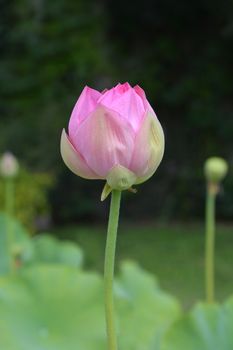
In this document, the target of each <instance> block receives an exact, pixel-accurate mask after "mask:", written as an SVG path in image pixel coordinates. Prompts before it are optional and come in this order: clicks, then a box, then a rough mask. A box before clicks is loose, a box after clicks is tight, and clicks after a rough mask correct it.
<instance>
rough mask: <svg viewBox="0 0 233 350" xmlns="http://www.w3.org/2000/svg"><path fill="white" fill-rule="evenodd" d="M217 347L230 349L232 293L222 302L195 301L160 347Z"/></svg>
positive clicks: (206, 349)
mask: <svg viewBox="0 0 233 350" xmlns="http://www.w3.org/2000/svg"><path fill="white" fill-rule="evenodd" d="M220 349H221V350H232V349H233V297H232V298H231V299H229V300H228V301H226V302H225V303H224V304H223V305H218V304H213V305H208V304H204V303H199V304H198V305H196V306H195V307H194V309H193V310H192V311H191V313H190V314H189V315H188V316H185V317H183V318H182V319H181V320H180V321H178V322H176V323H175V324H174V326H173V327H171V329H170V330H169V331H168V333H167V335H166V337H165V340H164V344H163V346H162V350H220Z"/></svg>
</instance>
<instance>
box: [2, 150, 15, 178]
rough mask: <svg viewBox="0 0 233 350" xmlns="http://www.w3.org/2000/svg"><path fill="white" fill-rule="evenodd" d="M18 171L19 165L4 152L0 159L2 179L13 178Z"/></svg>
mask: <svg viewBox="0 0 233 350" xmlns="http://www.w3.org/2000/svg"><path fill="white" fill-rule="evenodd" d="M18 171H19V163H18V161H17V159H16V158H15V156H14V155H13V154H12V153H10V152H5V153H4V154H3V156H2V158H1V159H0V174H1V175H2V176H4V177H15V176H16V175H17V174H18Z"/></svg>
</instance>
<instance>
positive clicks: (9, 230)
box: [5, 178, 14, 272]
mask: <svg viewBox="0 0 233 350" xmlns="http://www.w3.org/2000/svg"><path fill="white" fill-rule="evenodd" d="M5 212H6V234H7V247H8V253H9V268H10V271H11V272H13V270H14V264H13V256H12V244H13V240H14V237H13V222H12V219H13V213H14V182H13V179H12V178H7V179H6V181H5Z"/></svg>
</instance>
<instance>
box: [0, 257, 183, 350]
mask: <svg viewBox="0 0 233 350" xmlns="http://www.w3.org/2000/svg"><path fill="white" fill-rule="evenodd" d="M115 296H116V308H117V315H118V316H117V329H118V338H119V348H120V349H122V350H131V349H134V350H144V349H145V350H159V349H160V342H161V339H162V335H163V333H164V332H165V330H166V329H167V327H168V326H169V325H170V324H171V323H172V322H173V321H174V319H176V318H177V317H178V315H179V312H180V310H179V305H178V303H177V302H176V300H174V299H173V298H172V297H170V296H168V295H167V294H166V293H164V292H162V291H161V290H160V288H159V287H158V284H157V283H155V282H154V279H153V278H152V276H150V275H149V274H148V273H145V272H144V271H143V270H142V269H140V268H139V267H138V266H137V265H135V264H133V263H131V262H127V263H124V264H123V265H122V267H121V271H120V273H119V277H118V279H117V283H116V285H115ZM0 329H1V337H0V349H4V350H29V349H30V350H106V335H105V322H104V301H103V278H102V276H100V275H99V274H97V273H90V272H85V271H83V270H79V269H77V268H74V267H71V266H64V265H59V264H47V265H46V264H45V263H43V264H41V265H39V264H37V265H32V266H29V267H27V268H23V269H21V270H20V271H19V272H18V273H17V274H16V275H15V276H8V277H1V278H0Z"/></svg>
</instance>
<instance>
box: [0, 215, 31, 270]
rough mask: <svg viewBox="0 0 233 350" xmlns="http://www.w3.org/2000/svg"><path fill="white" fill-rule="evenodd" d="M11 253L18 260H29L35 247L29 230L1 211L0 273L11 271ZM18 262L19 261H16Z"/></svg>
mask: <svg viewBox="0 0 233 350" xmlns="http://www.w3.org/2000/svg"><path fill="white" fill-rule="evenodd" d="M8 220H11V223H10V225H11V237H10V238H11V239H10V244H9V237H8V234H7V227H8ZM10 254H12V256H13V259H14V260H15V262H16V260H17V259H18V258H19V257H20V261H21V262H27V261H29V260H30V259H31V258H32V255H33V247H32V242H31V240H30V238H29V234H28V232H27V231H26V230H25V228H24V227H23V226H22V225H21V224H20V223H19V222H18V221H17V220H15V219H13V218H10V219H9V217H8V216H7V215H5V214H3V213H0V275H2V274H6V273H9V271H10ZM16 263H17V262H16Z"/></svg>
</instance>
